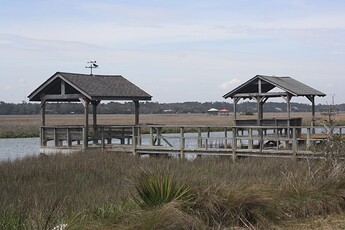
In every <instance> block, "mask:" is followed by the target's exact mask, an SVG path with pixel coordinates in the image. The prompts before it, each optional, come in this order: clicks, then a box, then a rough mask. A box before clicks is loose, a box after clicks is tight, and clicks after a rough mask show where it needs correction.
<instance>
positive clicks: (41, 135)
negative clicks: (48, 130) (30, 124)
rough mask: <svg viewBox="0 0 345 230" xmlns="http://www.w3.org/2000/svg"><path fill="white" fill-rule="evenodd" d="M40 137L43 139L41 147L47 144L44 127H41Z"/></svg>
mask: <svg viewBox="0 0 345 230" xmlns="http://www.w3.org/2000/svg"><path fill="white" fill-rule="evenodd" d="M40 139H41V147H42V146H47V141H46V137H45V130H44V127H41V128H40Z"/></svg>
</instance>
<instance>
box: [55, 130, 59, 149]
mask: <svg viewBox="0 0 345 230" xmlns="http://www.w3.org/2000/svg"><path fill="white" fill-rule="evenodd" d="M54 146H55V147H58V146H59V138H58V134H57V130H56V128H54Z"/></svg>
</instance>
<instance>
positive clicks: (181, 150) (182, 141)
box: [180, 127, 185, 160]
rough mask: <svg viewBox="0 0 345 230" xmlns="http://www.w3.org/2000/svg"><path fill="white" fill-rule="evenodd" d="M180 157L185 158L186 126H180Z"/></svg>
mask: <svg viewBox="0 0 345 230" xmlns="http://www.w3.org/2000/svg"><path fill="white" fill-rule="evenodd" d="M180 135H181V136H180V158H181V159H182V160H184V159H185V154H184V148H185V139H184V128H183V127H181V128H180Z"/></svg>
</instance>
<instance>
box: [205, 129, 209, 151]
mask: <svg viewBox="0 0 345 230" xmlns="http://www.w3.org/2000/svg"><path fill="white" fill-rule="evenodd" d="M209 139H210V128H209V127H207V137H206V143H205V145H206V149H208V145H209Z"/></svg>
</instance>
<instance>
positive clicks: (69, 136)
mask: <svg viewBox="0 0 345 230" xmlns="http://www.w3.org/2000/svg"><path fill="white" fill-rule="evenodd" d="M67 146H68V147H71V146H72V139H71V133H70V130H69V128H67Z"/></svg>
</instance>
